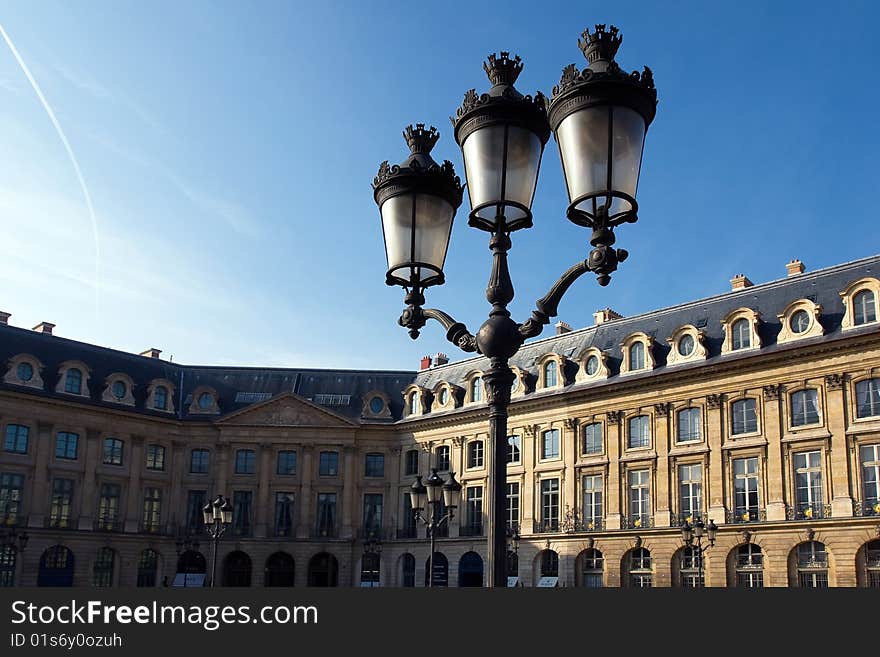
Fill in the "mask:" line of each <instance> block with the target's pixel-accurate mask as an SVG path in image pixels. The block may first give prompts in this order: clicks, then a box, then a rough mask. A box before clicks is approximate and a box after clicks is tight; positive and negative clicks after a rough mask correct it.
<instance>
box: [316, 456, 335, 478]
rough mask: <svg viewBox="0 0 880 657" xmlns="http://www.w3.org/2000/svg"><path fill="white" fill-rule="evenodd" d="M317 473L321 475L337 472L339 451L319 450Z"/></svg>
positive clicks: (333, 475) (333, 474)
mask: <svg viewBox="0 0 880 657" xmlns="http://www.w3.org/2000/svg"><path fill="white" fill-rule="evenodd" d="M318 474H319V475H321V476H322V477H335V476H336V475H338V474H339V452H321V453H320V454H319V455H318Z"/></svg>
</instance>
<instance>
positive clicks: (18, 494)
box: [0, 473, 24, 526]
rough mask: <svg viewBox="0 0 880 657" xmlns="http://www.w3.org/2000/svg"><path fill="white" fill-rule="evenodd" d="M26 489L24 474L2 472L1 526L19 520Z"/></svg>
mask: <svg viewBox="0 0 880 657" xmlns="http://www.w3.org/2000/svg"><path fill="white" fill-rule="evenodd" d="M23 490H24V475H20V474H9V473H6V474H0V526H2V525H16V524H18V521H19V514H20V513H21V505H22V491H23Z"/></svg>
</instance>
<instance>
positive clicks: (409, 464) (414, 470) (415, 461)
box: [403, 449, 419, 477]
mask: <svg viewBox="0 0 880 657" xmlns="http://www.w3.org/2000/svg"><path fill="white" fill-rule="evenodd" d="M403 473H404V474H405V475H406V476H408V477H411V476H414V475H417V474H419V450H417V449H410V450H408V451H407V453H406V460H405V463H404V468H403Z"/></svg>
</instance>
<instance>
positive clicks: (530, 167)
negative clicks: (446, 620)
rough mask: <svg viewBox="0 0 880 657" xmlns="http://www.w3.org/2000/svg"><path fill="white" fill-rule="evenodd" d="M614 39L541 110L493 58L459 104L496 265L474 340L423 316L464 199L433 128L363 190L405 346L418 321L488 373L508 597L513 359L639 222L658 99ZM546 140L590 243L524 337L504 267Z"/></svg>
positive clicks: (479, 209)
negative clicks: (375, 212)
mask: <svg viewBox="0 0 880 657" xmlns="http://www.w3.org/2000/svg"><path fill="white" fill-rule="evenodd" d="M621 41H622V36H621V34H620V32H619V31H618V30H617V28H616V27H614V26H611V27H610V29H607V30H606V28H605V25H597V26H596V28H595V30H594V31H593V32H590V30H586V31H584V32H583V34H582V38H581V39H580V40H579V41H578V45H579V46H580V48H581V50H582V52H583V54H584V56H585V57H586V58H587V61H588V66H587V67H586V68H585V69H584V70H582V71H581V70H578V68H577V67H576V66H575V65H574V64H571V65H569V66H567V67H565V69H564V70H563V73H562V78H561V80H560V81H559V84H558V85H556V86H555V87H554V88H553V94H552V97H551V98H550V100H549V102H548V101H547V99H546V98H545V97H544V96H543V94H541V93H540V92H538V93H536V94H535V95H534V96H528V95H525V96H524V95H523V94H521V93H520V92H519V91H517V90H516V89H515V88H514V86H513V85H514V83H515V82H516V79H517V77H518V76H519V74H520V72H521V71H522V66H523V65H522V62H521V60H520V58H519V57H518V56H514V57H513V58H511V56H510V54H509V53H507V52H502V53H501V54H500V56H496V55H494V54H493V55H490V56H489V58H488V61H486V62H485V63H484V64H483V68H484V69H485V71H486V73H487V75H488V76H489V80H490V81H491V83H492V87H491V88H490V89H489V91H488V92H487V93H484V94H481V95H478V94H477V93H476V91H475V90H473V89H471V90H470V91H468V92H467V93H466V94H465V96H464V101H463V103H462V105H461V107H460V108H459V109H458V110H457V112H456V116H455V118H454V119H453V120H452V121H453V126H454V134H455V140H456V142H457V143H458V145H459V146H460V147H461V150H462V155H463V159H464V166H465V175H466V178H467V187H468V195H469V196H470V204H471V211H470V214H469V215H468V225H470V226H472V227H474V228H477V229H478V230H482V231H485V232H487V233H489V235H490V237H489V248H490V250H491V251H492V254H493V263H492V271H491V275H490V277H489V285H488V287H487V289H486V299H487V300H488V301H489V303H490V304H491V305H492V310H491V311H490V313H489V319H488V320H487V321H486V322H485V323H484V324H483V325H482V326H481V327H480V329H479V331H477V333H476V335H474V334H472V333H470V332H469V331H468V329H467V328H466V327H465V325H464V324H462V323H460V322H457V321H456V320H455V319H453V318H452V317H451V316H450V315H448V314H447V313H445V312H443V311H441V310H437V309H434V308H424V307H423V306H424V304H425V290H426V289H427V288H429V287H431V286H434V285H441V284H443V282H444V280H445V276H444V273H443V265H444V262H445V260H446V252H447V248H448V246H449V238H450V235H451V231H452V222H453V218H454V216H455V212H456V210H457V209H458V207H459V206H460V205H461V202H462V197H463V188H462V185H461V180H460V179H459V177H458V176H456V174H455V170H454V168H453V166H452V163H451V162H449V161H448V160H446V161H444V162H443V164H442V165H441V164H438V163H437V162H436V161H434V159H433V158H432V157H431V154H430V153H431V149H432V148H433V147H434V144H435V143H436V142H437V140H438V139H439V133H438V132H437V129H436V128H434V127H430V128H427V129H426V128H425V126H424V124H417V125H416V126H415V127H413V126H409V127H407V128H406V130H405V131H404V137H405V139H406V142H407V144H408V145H409V148H410V156H409V157H408V158H407V159H406V160H404V162H403V163H401V164H400V165H394V166H391V165H389V164H388V162H387V161H385V162H383V163H382V164H381V165H380V167H379V172H378V174H377V175H376V177H375V178H374V180H373V190H374V192H373V197H374V200H375V201H376V204H377V205H378V206H379V210H380V214H381V218H382V229H383V233H384V240H385V254H386V258H387V264H388V270H387V273H386V276H385V282H386V284H388V285H400V286H401V287H403V288H404V290H405V293H406V295H405V297H404V302H405V303H406V304H407V307H406V308H405V309H404V311H403V313H402V314H401V316H400V319H399V320H398V322H399V324H400V325H401V326H404V327H405V328H407V329H409V334H410V336H411V337H412V338H413V339H415V338H417V337H418V335H419V330H420V329H421V328H422V327H424V326H425V324H426V323H427V321H428V320H429V319H434V320H437V321H438V322H440V323H441V324H442V325H443V327H444V328H445V329H446V337H447V339H448V340H449V341H450V342H452V343H453V344H456V345H458V347H459V348H461V349H462V350H463V351H466V352H477V353H479V354H482V355H483V356H485V357H486V358H488V359H489V362H490V366H489V369H488V371H487V372H486V373H485V375H484V376H483V381H484V384H485V387H486V399H487V401H488V403H489V440H490V444H492V445H494V447H493V451H492V454H493V468H492V470H491V472H490V483H489V490H491V491H492V522H490V523H489V532H488V534H489V536H488V542H489V546H490V549H489V561H490V571H491V572H492V577H491V578H490V585H491V586H497V587H501V586H505V584H506V580H507V563H506V562H507V558H506V557H507V545H506V542H507V541H506V539H507V536H506V531H505V529H506V492H505V485H506V463H507V458H506V456H507V455H506V449H507V416H508V406H509V404H510V392H511V385H512V384H513V382H514V374H513V372H512V371H511V369H510V366H509V361H510V358H511V357H512V356H513V355H514V354H516V352H517V351H518V350H519V348H520V347H521V346H522V344H523V342H524V341H525V340H526V339H528V338H531V337H535V336H537V335H539V334H540V333H541V331H542V330H543V328H544V326H545V325H546V324H548V323H549V322H550V318H552V317H554V316H555V315H556V314H557V308H558V306H559V302H560V301H561V299H562V296H563V295H564V294H565V292H566V291H567V290H568V288H569V287H570V286H571V284H572V283H574V281H575V280H576V279H577V278H579V277H580V276H581V275H583V274H584V273H586V272H588V271H592V272H593V273H595V274H596V276H597V279H598V283H599V284H600V285H603V286H604V285H607V284H608V283H609V282H610V280H611V274H612V272H614V271H616V269H617V265H618V263H620V262H622V261H623V260H625V259H626V257H627V255H628V254H627V252H626V251H624V250H623V249H616V248H614V247H613V245H614V242H615V235H614V229H615V228H616V227H618V226H620V225H621V224H623V223H634V222H635V221H636V220H637V218H638V217H637V213H638V203H637V202H636V198H635V197H636V188H637V185H638V179H639V171H640V168H641V161H642V149H643V146H644V139H645V133H646V131H647V129H648V126H649V125H650V124H651V121H652V120H653V119H654V114H655V110H656V103H657V91H656V89H655V88H654V79H653V75H652V73H651V70H650V69H649V68H648V67H647V66H646V67H645V68H644V70H643V71H642V72H641V73H639V72H637V71H634V72H632V73H627V72H625V71H623V70H622V69H621V68H620V67H619V66H618V64H617V63H616V62H615V61H614V56H615V54H616V52H617V49H618V48H619V47H620V43H621ZM551 132H552V133H553V135H554V137H555V139H556V142H557V144H558V145H559V153H560V156H561V160H562V169H563V173H564V176H565V183H566V188H567V191H568V199H569V205H568V208H567V211H566V215H567V217H568V219H569V220H571V221H572V222H573V223H575V224H577V225H580V226H584V227H586V228H590V229H591V231H592V232H591V235H590V244H591V245H592V247H593V248H592V249H591V251H590V253H589V256H588V257H587V258H586V259H585V260H583V261H582V262H578V263H576V264H575V265H573V266H572V267H571V268H569V269H568V271H566V272H565V273H564V274H562V276H561V277H560V278H559V279H558V280H557V281H556V283H554V285H553V286H552V287H551V288H550V291H549V292H548V293H547V294H546V295H545V296H544V297H542V298H541V299H539V300H538V301H537V303H536V309H535V310H534V311H533V312H532V315H531V317H530V318H529V319H527V320H526V321H525V322H523V323H517V322H515V321H514V320H513V319H511V317H510V312H509V311H508V310H507V305H508V304H509V303H510V302H511V301H512V300H513V296H514V289H513V283H512V281H511V278H510V272H509V271H508V266H507V252H508V250H509V249H510V248H511V239H510V235H511V233H513V232H514V231H517V230H520V229H523V228H529V227H531V226H532V223H533V218H532V201H533V199H534V195H535V189H536V186H537V181H538V170H539V168H540V163H541V156H542V154H543V151H544V146H545V144H546V143H547V141H548V139H549V137H550V133H551Z"/></svg>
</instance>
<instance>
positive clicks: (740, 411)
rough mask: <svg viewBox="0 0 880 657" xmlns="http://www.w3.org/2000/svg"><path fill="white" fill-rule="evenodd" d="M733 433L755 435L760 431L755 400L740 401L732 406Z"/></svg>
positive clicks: (748, 398)
mask: <svg viewBox="0 0 880 657" xmlns="http://www.w3.org/2000/svg"><path fill="white" fill-rule="evenodd" d="M730 415H731V418H730V419H731V422H730V423H731V426H732V431H731V433H732V434H733V435H734V436H736V435H738V434H742V433H754V432H756V431H757V430H758V411H757V406H756V402H755V400H754V399H753V398H751V397H747V398H746V399H738V400H737V401H735V402H733V403H732V404H731V405H730Z"/></svg>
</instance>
